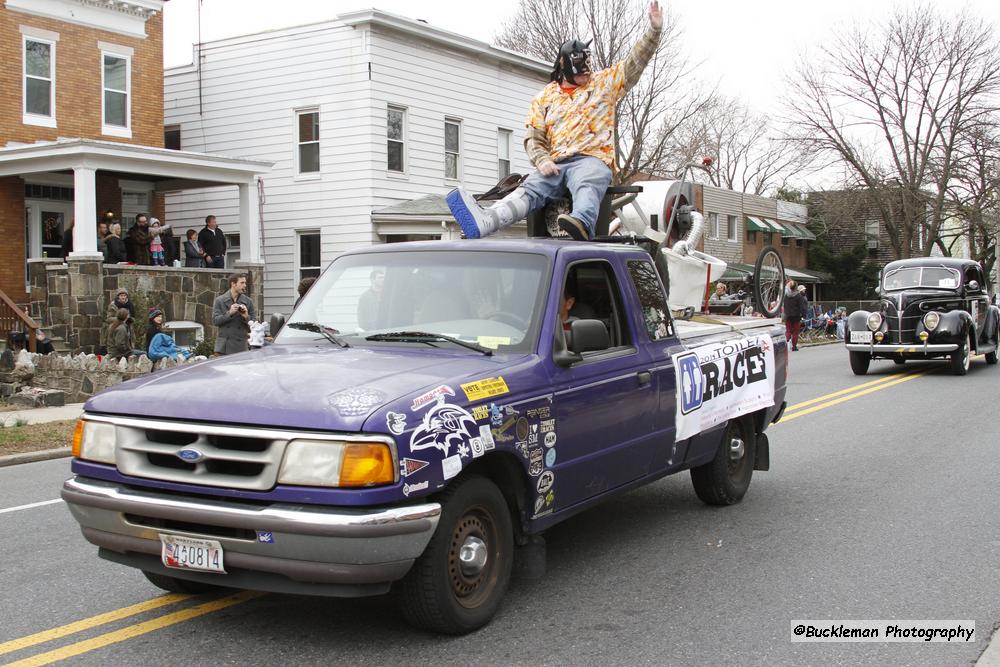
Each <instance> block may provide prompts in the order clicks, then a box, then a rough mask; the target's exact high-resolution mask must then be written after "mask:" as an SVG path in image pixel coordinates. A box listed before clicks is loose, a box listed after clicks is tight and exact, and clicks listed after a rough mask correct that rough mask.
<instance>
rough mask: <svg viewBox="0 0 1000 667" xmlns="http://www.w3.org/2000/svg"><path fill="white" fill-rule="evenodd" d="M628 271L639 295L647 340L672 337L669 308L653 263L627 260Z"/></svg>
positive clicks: (672, 328)
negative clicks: (647, 335)
mask: <svg viewBox="0 0 1000 667" xmlns="http://www.w3.org/2000/svg"><path fill="white" fill-rule="evenodd" d="M628 273H629V276H631V278H632V285H633V286H634V287H635V291H636V293H637V294H638V295H639V305H640V306H642V320H643V322H644V323H645V325H646V333H648V334H649V340H663V339H665V338H673V336H674V325H673V322H672V321H671V319H670V309H669V308H668V307H667V300H666V298H664V296H663V287H662V286H661V285H660V279H659V277H658V276H657V275H656V269H655V268H654V267H653V263H652V262H647V261H643V260H638V259H632V260H629V262H628Z"/></svg>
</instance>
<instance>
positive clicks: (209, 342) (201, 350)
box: [193, 338, 215, 357]
mask: <svg viewBox="0 0 1000 667" xmlns="http://www.w3.org/2000/svg"><path fill="white" fill-rule="evenodd" d="M193 353H194V355H195V356H197V355H199V354H200V355H202V356H203V357H210V356H212V355H213V354H214V353H215V339H214V338H206V339H204V340H203V341H201V342H200V343H198V344H197V345H195V346H194V350H193Z"/></svg>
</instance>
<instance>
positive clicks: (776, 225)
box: [761, 218, 787, 236]
mask: <svg viewBox="0 0 1000 667" xmlns="http://www.w3.org/2000/svg"><path fill="white" fill-rule="evenodd" d="M761 220H763V221H764V224H766V225H768V226H770V227H771V229H769V230H768V231H769V232H777V233H779V234H781V235H782V236H787V234H786V233H785V228H784V227H783V226H782V224H781V223H780V222H778V221H777V220H772V219H771V218H761Z"/></svg>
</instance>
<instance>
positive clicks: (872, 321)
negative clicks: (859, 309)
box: [868, 313, 882, 331]
mask: <svg viewBox="0 0 1000 667" xmlns="http://www.w3.org/2000/svg"><path fill="white" fill-rule="evenodd" d="M880 326H882V313H872V314H871V315H869V316H868V328H869V329H871V330H872V331H875V330H877V329H878V328H879V327H880Z"/></svg>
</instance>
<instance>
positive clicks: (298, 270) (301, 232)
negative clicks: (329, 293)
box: [292, 229, 323, 297]
mask: <svg viewBox="0 0 1000 667" xmlns="http://www.w3.org/2000/svg"><path fill="white" fill-rule="evenodd" d="M308 235H316V236H318V237H319V265H318V266H302V237H303V236H308ZM302 269H319V274H318V275H317V276H316V277H317V278H318V277H319V275H322V273H323V230H321V229H296V230H295V274H294V275H295V280H294V284H293V285H292V291H293V292H295V296H296V297H298V287H299V282H301V281H302Z"/></svg>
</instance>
